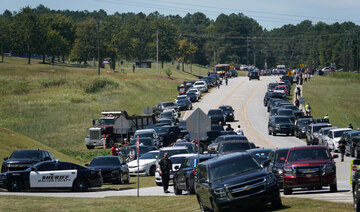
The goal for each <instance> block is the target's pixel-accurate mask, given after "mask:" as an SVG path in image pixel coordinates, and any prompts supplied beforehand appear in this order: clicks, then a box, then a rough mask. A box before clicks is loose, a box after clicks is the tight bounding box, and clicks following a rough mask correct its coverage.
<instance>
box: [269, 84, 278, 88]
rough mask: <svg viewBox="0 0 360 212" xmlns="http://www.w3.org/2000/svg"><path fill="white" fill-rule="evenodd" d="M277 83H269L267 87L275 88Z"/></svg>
mask: <svg viewBox="0 0 360 212" xmlns="http://www.w3.org/2000/svg"><path fill="white" fill-rule="evenodd" d="M278 85H279V84H277V83H270V84H269V89H273V88H275V87H276V86H278Z"/></svg>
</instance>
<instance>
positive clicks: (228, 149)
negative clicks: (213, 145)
mask: <svg viewBox="0 0 360 212" xmlns="http://www.w3.org/2000/svg"><path fill="white" fill-rule="evenodd" d="M248 149H251V145H250V142H248V141H221V142H220V144H219V150H218V153H219V154H220V155H226V154H232V153H235V152H246V150H248Z"/></svg>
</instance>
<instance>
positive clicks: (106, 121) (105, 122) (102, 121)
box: [99, 119, 114, 125]
mask: <svg viewBox="0 0 360 212" xmlns="http://www.w3.org/2000/svg"><path fill="white" fill-rule="evenodd" d="M113 124H114V119H99V125H113Z"/></svg>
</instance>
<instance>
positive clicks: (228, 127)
mask: <svg viewBox="0 0 360 212" xmlns="http://www.w3.org/2000/svg"><path fill="white" fill-rule="evenodd" d="M225 131H234V129H233V128H232V127H231V124H228V125H227V127H226V129H225Z"/></svg>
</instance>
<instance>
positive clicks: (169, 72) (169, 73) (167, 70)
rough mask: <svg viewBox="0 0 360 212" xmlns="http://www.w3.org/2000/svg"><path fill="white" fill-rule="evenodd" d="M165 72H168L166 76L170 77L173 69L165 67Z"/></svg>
mask: <svg viewBox="0 0 360 212" xmlns="http://www.w3.org/2000/svg"><path fill="white" fill-rule="evenodd" d="M165 74H166V76H168V77H169V78H170V77H171V75H172V71H171V70H170V68H169V67H167V68H166V69H165Z"/></svg>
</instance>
